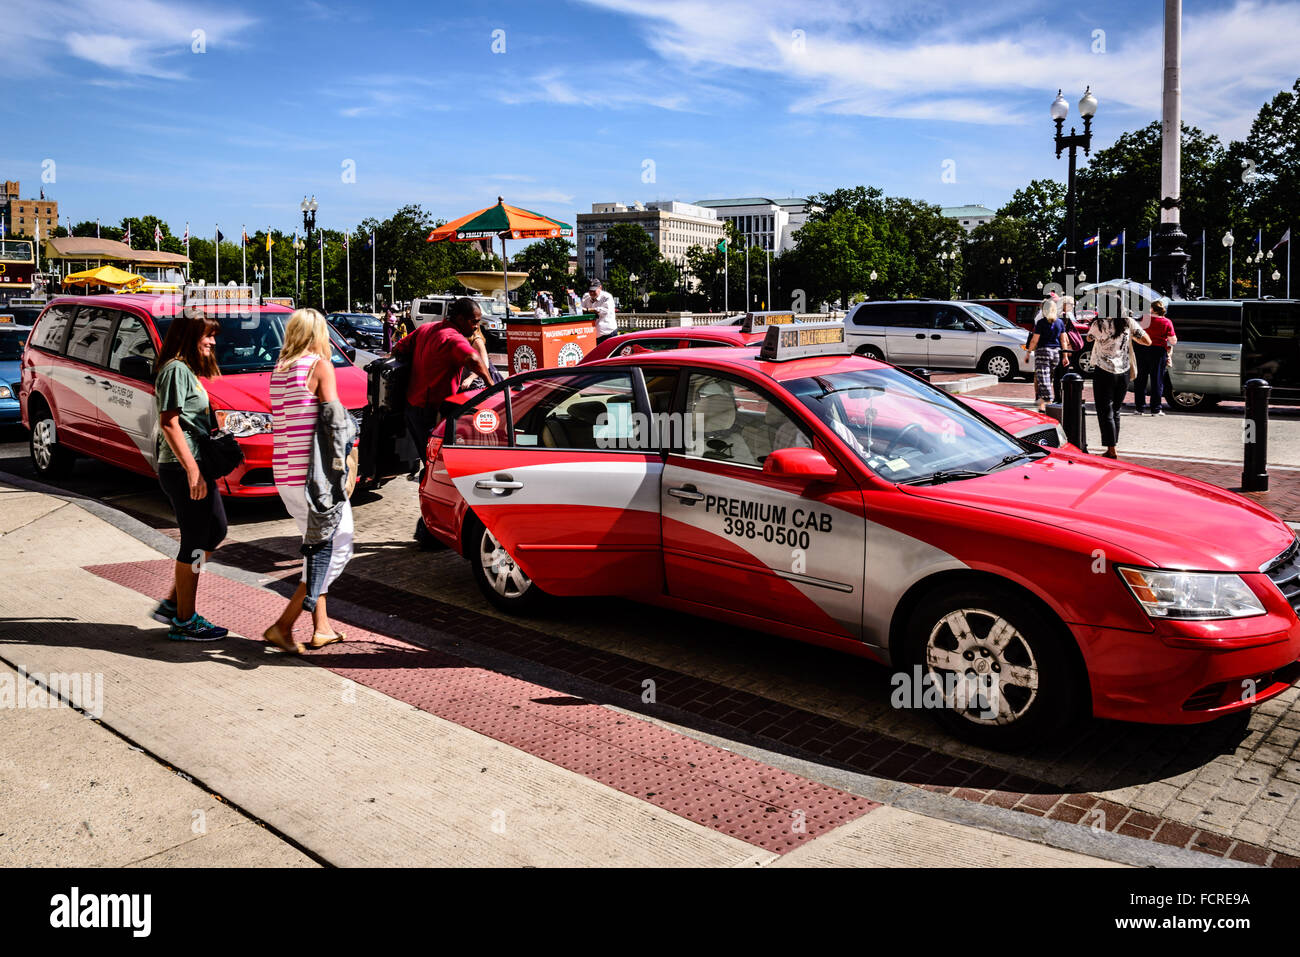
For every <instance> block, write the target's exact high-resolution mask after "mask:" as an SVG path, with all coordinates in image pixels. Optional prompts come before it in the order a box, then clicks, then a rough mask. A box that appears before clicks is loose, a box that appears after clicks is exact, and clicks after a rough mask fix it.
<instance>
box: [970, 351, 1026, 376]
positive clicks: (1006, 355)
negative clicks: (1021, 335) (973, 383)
mask: <svg viewBox="0 0 1300 957" xmlns="http://www.w3.org/2000/svg"><path fill="white" fill-rule="evenodd" d="M979 371H980V372H983V373H986V374H987V375H995V376H997V377H998V381H999V382H1009V381H1010V380H1012V379H1014V378H1015V377H1016V376H1017V375H1018V374H1019V373H1020V366H1019V364H1018V363H1017V362H1016V357H1015V356H1013V355H1012V354H1011V353H1010V352H1007V350H1005V349H991V350H989V351H988V352H987V353H985V355H984V358H983V359H981V360H980V370H979Z"/></svg>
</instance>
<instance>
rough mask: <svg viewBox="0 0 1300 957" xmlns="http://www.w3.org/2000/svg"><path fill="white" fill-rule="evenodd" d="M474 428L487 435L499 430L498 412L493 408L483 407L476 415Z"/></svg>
mask: <svg viewBox="0 0 1300 957" xmlns="http://www.w3.org/2000/svg"><path fill="white" fill-rule="evenodd" d="M474 428H476V429H478V430H479V431H480V432H482V433H484V434H485V435H486V434H488V433H491V432H495V431H496V430H497V414H496V413H495V412H493V411H492V410H491V409H482V410H481V411H479V412H477V413H475V415H474Z"/></svg>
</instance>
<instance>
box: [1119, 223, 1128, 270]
mask: <svg viewBox="0 0 1300 957" xmlns="http://www.w3.org/2000/svg"><path fill="white" fill-rule="evenodd" d="M1119 243H1120V247H1119V250H1120V251H1119V278H1120V279H1127V278H1128V230H1127V229H1121V230H1120V233H1119Z"/></svg>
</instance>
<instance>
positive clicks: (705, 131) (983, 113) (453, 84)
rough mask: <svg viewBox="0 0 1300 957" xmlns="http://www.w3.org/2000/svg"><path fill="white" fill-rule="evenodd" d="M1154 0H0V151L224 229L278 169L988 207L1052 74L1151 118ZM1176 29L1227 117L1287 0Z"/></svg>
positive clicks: (1294, 66) (392, 187)
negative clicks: (870, 191) (829, 194)
mask: <svg viewBox="0 0 1300 957" xmlns="http://www.w3.org/2000/svg"><path fill="white" fill-rule="evenodd" d="M1162 9H1163V5H1162V4H1161V3H1159V2H1155V0H1146V2H1142V3H1137V4H1134V3H1131V2H1114V0H1101V2H1097V3H1092V4H1064V3H1042V2H1034V0H1011V2H1004V3H998V4H970V3H938V2H930V0H917V2H912V3H907V4H904V3H899V2H897V0H889V2H884V0H857V2H850V0H819V2H816V3H813V2H808V0H799V2H796V0H708V2H688V0H530V2H503V3H480V2H473V0H470V2H460V3H446V2H441V0H438V2H428V0H425V2H405V0H393V2H373V3H345V2H343V0H283V2H276V3H273V4H269V3H261V4H258V3H252V2H242V0H230V2H219V3H218V2H208V0H193V2H191V0H175V2H172V0H5V10H6V12H5V33H6V35H7V37H8V39H7V40H6V43H5V52H6V56H7V58H8V59H7V63H6V65H7V70H6V73H7V79H6V83H5V86H6V89H8V90H9V91H10V94H11V95H10V96H7V97H5V98H4V99H3V101H0V117H2V118H3V120H4V126H5V129H6V131H7V135H6V136H5V137H4V140H3V142H0V176H3V177H5V178H16V179H19V180H21V181H22V184H23V190H22V191H23V195H24V197H26V196H34V195H36V193H37V190H38V189H39V188H41V186H42V183H41V173H42V169H43V166H42V164H43V163H45V161H47V160H53V161H54V167H53V172H54V176H55V181H54V182H53V183H49V184H47V185H46V190H47V195H48V196H49V197H50V198H53V199H56V200H58V201H59V203H60V214H61V218H62V219H64V220H65V221H66V217H67V216H69V215H70V216H71V217H72V218H73V220H74V221H76V222H79V221H81V220H84V219H95V218H96V217H99V218H101V219H102V220H103V221H104V222H115V221H117V220H118V219H120V218H121V217H122V216H124V215H139V214H146V213H153V214H156V215H159V216H162V217H163V218H164V219H166V220H167V221H168V222H169V224H170V225H171V227H172V229H173V231H175V232H177V233H179V232H180V230H181V229H182V228H183V227H184V224H185V221H186V220H189V221H190V223H191V229H192V230H193V232H195V233H202V234H210V233H211V230H212V224H213V223H215V222H220V223H221V225H222V229H223V232H225V233H226V234H227V235H232V234H235V232H234V231H235V230H237V229H238V227H239V226H240V225H241V224H247V225H248V226H249V228H250V229H252V228H265V227H267V226H271V227H274V228H277V229H285V230H289V229H293V228H294V226H295V224H297V225H299V226H300V225H301V218H300V214H299V213H298V212H297V206H298V202H299V201H300V200H301V198H302V196H303V194H304V193H314V194H315V195H316V196H317V197H318V199H319V201H320V206H321V209H320V214H319V220H318V221H319V223H320V224H321V225H325V226H329V227H331V228H344V227H346V226H350V225H355V224H356V223H357V222H359V221H360V220H361V219H363V218H364V217H367V216H376V217H384V216H387V215H389V214H390V213H391V212H392V211H393V210H394V209H396V208H397V207H398V206H399V205H401V204H403V203H408V202H418V203H421V204H423V205H425V206H426V207H427V208H429V209H430V210H431V211H432V212H433V213H434V214H435V215H438V216H441V217H444V218H453V217H455V216H458V215H460V214H462V213H465V212H469V211H470V210H473V209H477V208H479V207H482V206H486V205H489V204H491V203H492V202H494V201H495V199H496V197H497V195H499V194H500V195H504V196H505V197H506V199H507V201H508V202H513V203H516V204H518V205H522V206H526V207H528V208H531V209H535V210H539V211H541V212H544V213H547V214H549V215H552V216H556V217H558V218H561V219H565V220H568V221H570V222H572V217H573V215H574V214H575V213H577V212H584V211H587V210H589V209H590V204H591V203H592V202H605V201H610V200H619V201H623V202H630V201H633V200H638V199H639V200H653V199H682V200H687V201H692V200H697V199H703V198H713V197H724V196H751V195H763V196H769V197H783V196H789V195H806V194H808V193H810V192H816V191H821V190H826V189H831V188H834V187H836V186H850V185H856V184H871V185H876V186H880V187H882V188H883V189H885V191H886V192H888V193H890V194H894V195H905V196H912V197H916V198H920V199H925V200H928V201H931V202H935V203H940V204H943V205H959V204H964V203H983V204H985V205H988V206H991V207H995V208H996V207H997V206H998V205H1000V204H1001V203H1002V202H1004V201H1005V200H1006V199H1007V197H1008V196H1009V195H1010V194H1011V192H1012V191H1013V190H1014V189H1015V188H1016V187H1017V186H1020V185H1022V184H1024V183H1025V182H1027V181H1028V180H1030V179H1032V178H1035V177H1044V176H1056V177H1058V178H1062V179H1063V178H1064V175H1065V161H1064V160H1060V161H1057V160H1055V158H1054V156H1053V152H1052V148H1051V133H1052V127H1051V122H1050V120H1049V118H1048V113H1047V109H1048V105H1049V103H1050V102H1051V100H1052V99H1053V98H1054V96H1055V94H1056V90H1057V87H1064V89H1065V93H1066V96H1067V98H1068V99H1070V101H1071V103H1072V104H1073V103H1075V102H1077V100H1078V97H1079V96H1080V95H1081V94H1082V92H1083V88H1084V86H1085V84H1091V85H1092V87H1093V89H1094V91H1095V92H1096V94H1097V96H1098V97H1099V99H1100V101H1101V109H1100V111H1099V114H1098V117H1097V121H1096V130H1097V143H1098V145H1106V144H1108V143H1109V142H1111V141H1112V140H1113V139H1114V138H1115V136H1117V135H1118V134H1119V133H1121V132H1123V131H1125V130H1129V129H1134V128H1136V127H1139V126H1142V125H1145V124H1146V123H1148V122H1150V121H1151V120H1153V119H1157V118H1158V116H1159V107H1160V71H1161V23H1162ZM196 30H201V31H203V33H202V34H201V41H202V44H201V45H202V46H203V47H204V52H201V53H200V52H195V50H194V48H195V46H197V45H200V42H199V40H196V39H195V33H194V31H196ZM494 31H504V33H503V34H502V33H494ZM1097 31H1104V34H1098V33H1097ZM1183 37H1184V64H1183V90H1184V97H1185V102H1184V120H1185V121H1186V122H1190V123H1192V124H1195V125H1198V126H1201V127H1202V128H1204V129H1207V130H1209V131H1212V132H1215V133H1218V134H1219V135H1220V137H1221V138H1223V139H1225V140H1226V139H1227V138H1230V137H1240V136H1242V135H1244V134H1245V132H1246V131H1247V129H1248V128H1249V123H1250V121H1251V119H1252V118H1253V116H1254V114H1255V111H1256V110H1257V109H1258V107H1259V105H1260V104H1261V103H1262V102H1263V101H1264V100H1265V99H1267V98H1269V97H1271V96H1272V95H1273V94H1274V93H1276V92H1277V91H1278V90H1279V89H1281V88H1284V87H1289V86H1290V85H1291V84H1292V83H1293V82H1294V81H1295V79H1296V76H1297V73H1300V57H1298V56H1297V55H1296V52H1295V41H1296V38H1297V37H1300V0H1289V2H1255V0H1242V2H1220V3H1208V2H1203V0H1188V2H1187V3H1185V5H1184V31H1183ZM494 42H495V43H496V45H497V47H498V49H499V48H500V47H501V45H502V42H504V52H499V53H498V52H493V44H494ZM1102 48H1104V51H1105V52H1101V49H1102ZM1073 118H1075V117H1074V116H1073V110H1072V119H1073ZM348 161H352V162H353V163H354V164H355V182H344V176H343V174H344V172H345V165H344V164H345V163H347V162H348ZM646 161H652V162H653V181H652V182H646V181H645V178H646V177H647V176H648V175H649V173H648V171H647V166H646ZM946 161H951V165H945V163H946ZM945 169H951V170H952V171H953V172H954V173H955V180H956V181H955V182H945V181H944V178H943V173H944V170H945Z"/></svg>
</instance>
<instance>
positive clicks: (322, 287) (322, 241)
mask: <svg viewBox="0 0 1300 957" xmlns="http://www.w3.org/2000/svg"><path fill="white" fill-rule="evenodd" d="M320 309H321V312H324V311H325V230H323V229H322V230H321V231H320Z"/></svg>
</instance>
